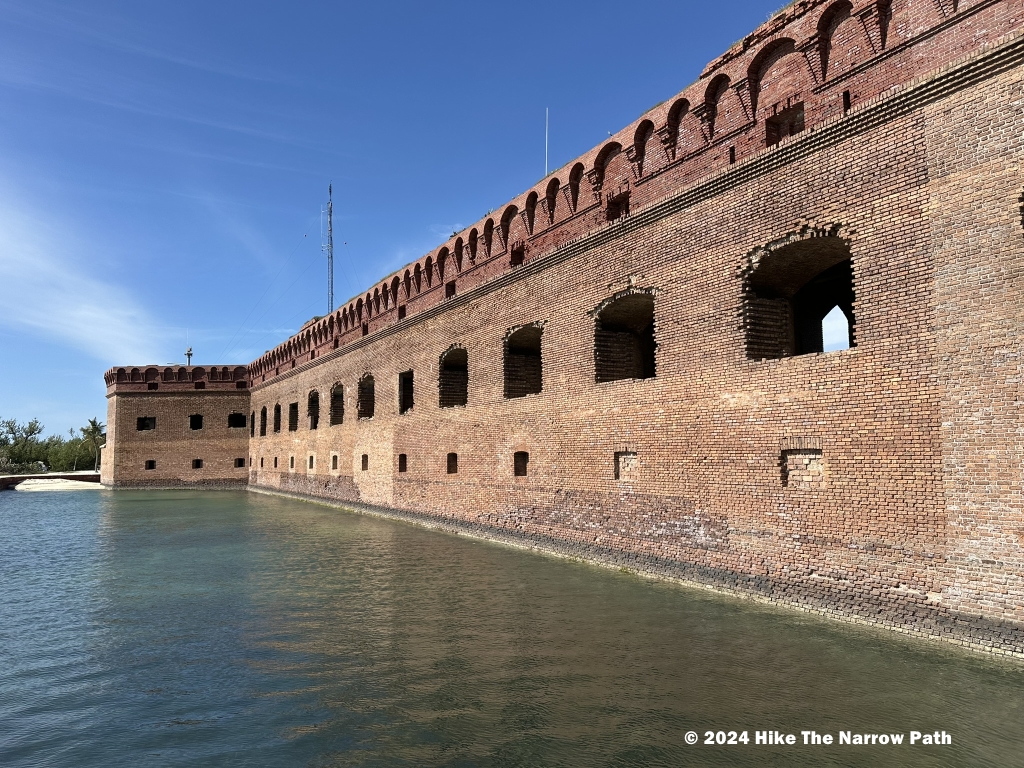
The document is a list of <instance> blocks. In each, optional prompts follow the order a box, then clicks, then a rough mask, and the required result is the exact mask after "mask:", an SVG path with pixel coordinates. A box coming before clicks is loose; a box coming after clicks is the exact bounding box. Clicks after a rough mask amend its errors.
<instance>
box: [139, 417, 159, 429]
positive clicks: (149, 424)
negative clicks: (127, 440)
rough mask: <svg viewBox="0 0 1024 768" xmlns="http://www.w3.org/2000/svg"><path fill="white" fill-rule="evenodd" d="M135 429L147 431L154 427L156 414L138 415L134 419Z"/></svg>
mask: <svg viewBox="0 0 1024 768" xmlns="http://www.w3.org/2000/svg"><path fill="white" fill-rule="evenodd" d="M135 429H136V430H137V431H139V432H148V431H149V430H151V429H156V416H139V418H137V419H136V420H135Z"/></svg>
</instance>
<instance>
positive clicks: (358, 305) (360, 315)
mask: <svg viewBox="0 0 1024 768" xmlns="http://www.w3.org/2000/svg"><path fill="white" fill-rule="evenodd" d="M356 317H357V318H358V319H359V320H362V319H363V300H362V299H357V300H356Z"/></svg>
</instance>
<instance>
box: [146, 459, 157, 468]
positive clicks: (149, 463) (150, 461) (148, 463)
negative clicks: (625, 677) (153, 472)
mask: <svg viewBox="0 0 1024 768" xmlns="http://www.w3.org/2000/svg"><path fill="white" fill-rule="evenodd" d="M146 469H156V461H154V460H153V459H147V460H146Z"/></svg>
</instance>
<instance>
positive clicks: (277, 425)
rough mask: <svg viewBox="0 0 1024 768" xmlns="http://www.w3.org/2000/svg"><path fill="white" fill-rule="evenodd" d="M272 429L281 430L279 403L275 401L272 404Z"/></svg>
mask: <svg viewBox="0 0 1024 768" xmlns="http://www.w3.org/2000/svg"><path fill="white" fill-rule="evenodd" d="M274 431H275V432H280V431H281V404H280V403H277V404H275V405H274Z"/></svg>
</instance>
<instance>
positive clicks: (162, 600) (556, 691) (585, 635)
mask: <svg viewBox="0 0 1024 768" xmlns="http://www.w3.org/2000/svg"><path fill="white" fill-rule="evenodd" d="M1022 700H1024V666H1021V665H1016V664H1013V663H1000V662H998V661H993V660H989V659H984V658H973V657H969V656H966V655H963V654H961V653H960V652H958V651H954V650H948V649H945V648H943V647H941V646H939V647H937V646H935V645H932V644H924V643H921V642H919V641H906V640H903V639H901V638H899V637H894V636H890V635H888V634H882V633H878V632H873V631H870V630H863V629H858V628H850V627H845V626H840V625H835V624H832V623H828V622H824V621H821V620H818V619H816V618H813V617H805V616H802V615H800V614H794V613H790V612H776V611H773V610H770V609H765V608H760V607H757V606H749V605H746V604H743V603H740V602H738V601H732V600H727V599H722V598H719V597H715V596H713V595H704V594H702V593H695V592H692V591H688V590H684V589H681V588H678V587H674V586H671V585H665V584H659V583H652V582H647V581H643V580H640V579H637V578H635V577H631V576H629V575H626V574H619V573H615V572H610V571H606V570H601V569H597V568H593V567H590V566H586V565H580V564H575V563H569V562H563V561H559V560H555V559H551V558H546V557H542V556H538V555H533V554H528V553H524V552H520V551H516V550H511V549H507V548H503V547H499V546H493V545H488V544H485V543H481V542H476V541H471V540H466V539H462V538H459V537H455V536H450V535H445V534H441V533H435V532H431V531H426V530H421V529H419V528H416V527H413V526H409V525H402V524H398V523H391V522H388V521H381V520H376V519H372V518H365V517H359V516H355V515H351V514H346V513H343V512H339V511H336V510H331V509H326V508H322V507H317V506H313V505H307V504H303V503H299V502H293V501H289V500H284V499H276V498H269V497H264V496H258V495H255V494H246V493H242V492H239V493H227V492H224V493H198V492H184V491H182V492H127V491H126V492H118V493H111V492H77V493H32V494H26V493H14V492H9V493H2V494H0V765H2V766H5V767H8V768H9V767H10V766H75V767H77V768H81V767H89V766H104V767H107V766H122V765H123V766H186V765H187V766H208V765H209V766H235V765H237V766H686V765H695V766H715V765H737V766H744V765H750V766H753V765H786V766H799V765H841V766H880V765H881V766H885V765H900V766H916V765H928V766H986V765H991V766H1014V765H1024V735H1022V730H1024V704H1022ZM810 729H813V730H816V731H818V732H819V733H829V734H832V735H833V736H834V737H835V738H837V739H838V734H839V731H841V730H848V731H855V732H867V733H904V734H909V732H910V730H912V729H913V730H918V731H923V732H931V731H935V730H940V731H941V730H945V731H947V732H948V733H949V734H950V735H951V736H952V739H953V743H952V745H950V746H932V747H925V746H920V745H917V746H914V747H911V746H908V745H906V744H904V745H902V746H898V747H894V746H880V745H876V746H845V745H844V746H838V745H832V746H825V745H822V746H803V745H802V744H801V741H802V737H801V736H800V731H801V730H810ZM691 730H692V731H696V732H698V734H699V740H700V741H701V742H703V740H704V732H705V731H707V730H715V731H717V730H723V731H730V730H736V731H737V732H739V733H742V732H743V731H744V730H746V731H747V732H748V736H749V738H750V740H751V743H750V744H748V745H743V744H737V745H735V746H706V745H703V744H701V743H698V744H696V745H692V746H691V745H688V744H687V743H686V740H685V734H686V732H687V731H691ZM756 730H773V731H774V730H777V731H781V732H783V733H793V734H796V736H797V745H795V746H791V747H787V746H765V745H760V746H758V745H755V744H754V743H753V741H754V739H755V736H754V732H755V731H756Z"/></svg>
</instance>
